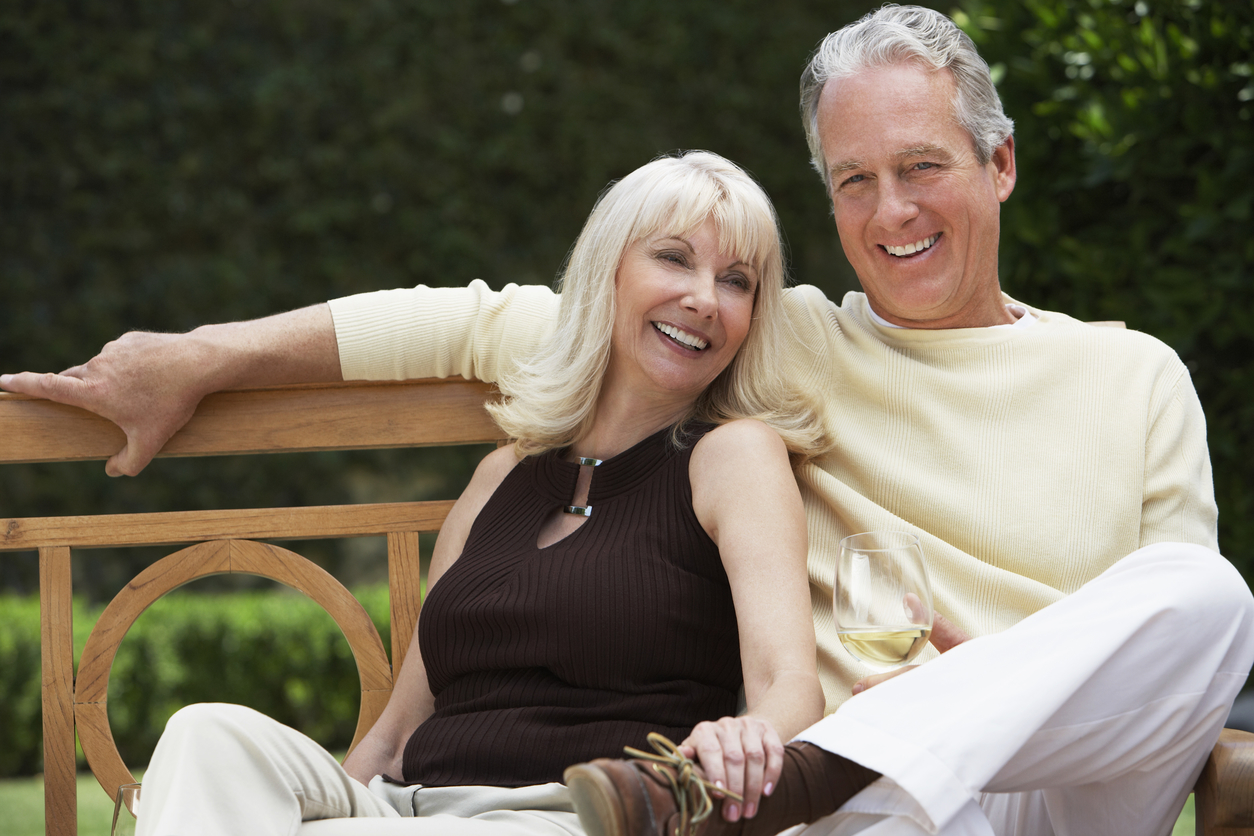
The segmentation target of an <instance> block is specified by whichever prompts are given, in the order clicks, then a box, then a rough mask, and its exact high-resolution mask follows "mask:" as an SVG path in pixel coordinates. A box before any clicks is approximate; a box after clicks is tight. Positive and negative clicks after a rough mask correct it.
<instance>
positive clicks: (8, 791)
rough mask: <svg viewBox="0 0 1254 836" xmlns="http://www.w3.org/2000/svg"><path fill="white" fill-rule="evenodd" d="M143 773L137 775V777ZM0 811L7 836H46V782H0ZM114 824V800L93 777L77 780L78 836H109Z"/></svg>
mask: <svg viewBox="0 0 1254 836" xmlns="http://www.w3.org/2000/svg"><path fill="white" fill-rule="evenodd" d="M142 774H143V773H136V777H139V775H142ZM0 810H4V817H5V823H4V824H5V826H4V832H5V833H6V834H8V836H43V832H44V779H43V776H36V777H34V778H11V779H9V780H7V781H0ZM112 822H113V799H111V798H109V796H108V795H106V794H105V791H104V790H103V789H101V788H100V784H99V783H98V782H97V781H96V779H95V778H94V777H93V776H92V775H91V774H90V773H86V774H80V775H79V776H78V834H79V836H109V826H110V824H112Z"/></svg>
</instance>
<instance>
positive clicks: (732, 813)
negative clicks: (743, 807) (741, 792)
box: [727, 804, 740, 821]
mask: <svg viewBox="0 0 1254 836" xmlns="http://www.w3.org/2000/svg"><path fill="white" fill-rule="evenodd" d="M727 820H728V821H740V808H739V807H738V806H736V805H735V804H733V805H732V806H730V807H728V808H727Z"/></svg>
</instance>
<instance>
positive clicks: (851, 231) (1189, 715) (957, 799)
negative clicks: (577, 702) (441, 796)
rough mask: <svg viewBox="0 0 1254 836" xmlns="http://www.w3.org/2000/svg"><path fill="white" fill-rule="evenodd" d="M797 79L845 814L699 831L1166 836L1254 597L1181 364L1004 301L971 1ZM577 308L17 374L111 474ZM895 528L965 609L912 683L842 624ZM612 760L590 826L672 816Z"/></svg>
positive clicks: (807, 291) (433, 311) (538, 295)
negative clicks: (114, 446) (253, 409)
mask: <svg viewBox="0 0 1254 836" xmlns="http://www.w3.org/2000/svg"><path fill="white" fill-rule="evenodd" d="M802 98H803V101H802V107H803V118H804V119H805V121H806V128H807V133H808V136H809V140H810V145H811V150H812V154H813V159H814V162H815V165H816V167H817V168H818V169H819V171H820V172H821V173H822V175H823V178H824V182H825V183H826V184H827V185H828V189H829V195H830V197H831V200H832V206H833V210H834V215H835V219H836V225H837V228H838V230H839V233H840V238H841V243H842V245H843V247H844V250H845V253H846V255H847V256H848V258H849V260H850V262H851V263H852V264H853V266H854V267H855V269H856V270H857V273H858V278H859V280H860V282H861V284H862V287H863V291H864V292H863V293H850V294H848V295H847V296H846V297H845V298H844V300H843V301H842V302H841V303H840V305H836V304H834V303H833V302H831V301H829V300H828V299H826V298H824V297H823V295H822V294H821V293H820V292H819V291H817V290H816V289H814V288H812V287H798V288H795V289H793V290H791V291H790V292H789V293H788V294H787V295H788V299H787V307H788V310H789V313H790V317H791V321H792V324H793V326H794V329H795V343H794V345H793V346H792V348H791V349H790V351H789V354H788V356H786V357H781V358H780V366H781V373H787V374H795V375H798V376H799V378H800V380H801V381H802V382H803V383H804V385H806V386H808V387H810V388H811V389H812V390H814V391H821V392H823V393H824V395H825V400H826V415H825V420H827V421H828V422H829V425H830V427H831V428H832V430H833V434H834V435H835V436H836V437H837V438H838V439H839V440H840V441H839V447H838V449H837V450H836V451H835V452H833V453H832V454H830V455H828V456H826V457H824V458H823V459H821V460H819V461H817V462H815V463H813V464H810V465H807V466H806V467H804V468H803V469H802V470H801V471H800V472H799V473H798V478H799V480H800V482H801V485H802V492H803V497H804V499H805V503H806V510H807V521H808V529H809V532H808V533H809V538H810V577H811V585H812V593H813V611H814V619H815V625H816V627H817V630H818V637H819V660H818V661H819V666H820V670H821V674H822V678H823V683H824V689H825V692H826V696H827V700H828V708H829V710H832V711H835V713H834V714H833V715H831V716H829V717H828V718H827V719H825V720H824V721H823V722H821V723H820V724H818V725H817V726H815V727H813V728H812V729H811V730H809V731H808V732H806V733H805V734H803V735H802V739H805V740H808V741H811V742H812V743H813V744H817V745H816V746H801V747H799V746H798V745H797V744H790V746H789V749H788V754H789V757H795V756H798V753H808V754H805V757H804V758H803V759H802V760H804V761H805V764H803V766H804V767H805V770H803V771H808V772H807V774H808V775H809V776H810V777H809V779H808V780H811V781H812V780H814V775H815V774H818V775H820V776H821V777H822V780H824V781H828V783H829V785H830V786H827V787H826V790H830V793H829V797H828V798H827V799H826V800H825V801H824V803H826V805H827V806H826V807H825V806H823V804H822V803H818V802H816V800H815V798H813V797H810V796H811V795H812V793H807V792H802V790H805V789H807V788H809V789H813V787H811V785H810V784H805V785H804V786H802V784H803V783H804V782H803V781H799V780H798V779H797V770H796V768H795V765H794V767H789V768H788V769H786V770H785V777H784V778H781V781H780V789H779V790H778V792H777V793H776V795H775V796H772V797H771V798H769V799H767V800H766V801H764V802H763V804H762V809H761V814H760V815H758V816H757V817H756V818H749V817H750V816H752V814H754V813H757V812H758V811H755V810H743V811H742V810H740V809H738V807H737V806H736V805H734V804H732V803H726V804H725V805H724V808H723V817H721V818H720V817H717V816H715V817H711V818H709V819H707V820H706V821H705V822H704V823H703V824H702V825H701V827H702V828H703V829H704V830H703V831H702V832H721V829H722V828H725V827H727V826H728V824H729V820H731V821H736V820H739V821H738V822H737V824H736V826H737V827H742V826H749V827H752V828H753V830H752V831H751V832H755V833H756V832H766V831H767V830H769V829H770V827H772V826H774V825H771V824H769V822H775V823H776V824H779V825H781V826H782V823H783V822H785V821H806V820H812V819H814V818H816V817H817V816H819V815H821V814H823V813H827V812H830V810H831V809H834V808H835V807H836V806H840V805H841V804H843V806H842V807H841V809H840V811H839V812H837V813H835V814H834V815H833V816H831V817H829V818H825V819H823V821H822V822H820V824H818V825H816V828H818V830H817V831H816V832H839V833H845V832H856V831H858V830H862V829H866V832H868V833H877V834H878V833H924V832H926V833H937V832H940V833H945V834H958V833H962V834H967V833H970V834H989V833H999V834H1002V833H1015V834H1050V833H1057V834H1068V833H1069V834H1081V833H1084V834H1097V833H1101V834H1154V833H1163V834H1165V833H1168V832H1170V830H1171V823H1172V821H1174V818H1175V815H1176V814H1177V812H1178V811H1179V809H1180V806H1181V804H1182V803H1183V800H1184V798H1185V796H1186V795H1187V793H1188V791H1189V787H1190V786H1191V785H1192V784H1193V782H1194V780H1195V779H1196V776H1197V774H1198V772H1199V771H1200V769H1201V767H1202V764H1203V762H1204V759H1205V756H1206V753H1207V751H1208V750H1209V749H1210V747H1211V746H1212V745H1213V742H1214V740H1215V739H1216V736H1217V735H1218V732H1219V729H1220V727H1221V726H1222V724H1223V721H1224V719H1225V717H1226V715H1227V710H1228V707H1229V705H1230V703H1231V701H1232V699H1233V697H1234V696H1235V694H1236V693H1237V691H1238V690H1239V688H1240V687H1241V684H1242V683H1243V682H1244V680H1245V677H1246V674H1247V673H1248V671H1249V668H1250V665H1251V662H1252V660H1254V638H1252V635H1251V634H1252V633H1254V631H1252V630H1251V619H1252V618H1254V609H1252V605H1254V601H1252V599H1251V596H1250V593H1249V590H1248V589H1247V587H1246V585H1245V583H1244V582H1243V580H1242V579H1241V577H1240V576H1239V575H1238V574H1237V572H1236V571H1235V570H1234V569H1233V568H1232V567H1231V566H1230V565H1229V564H1228V563H1227V561H1225V560H1224V559H1223V558H1222V557H1221V556H1219V554H1218V553H1217V551H1216V550H1217V546H1218V543H1217V537H1216V516H1217V512H1216V508H1215V503H1214V497H1213V489H1212V486H1211V473H1210V462H1209V456H1208V453H1207V449H1206V438H1205V421H1204V418H1203V415H1202V410H1201V407H1200V404H1199V403H1198V400H1197V396H1196V393H1195V392H1194V390H1193V386H1192V384H1191V382H1190V380H1189V376H1188V373H1187V371H1186V370H1185V368H1184V366H1183V364H1182V363H1181V362H1180V360H1179V358H1178V357H1176V355H1175V354H1174V353H1173V352H1172V351H1171V350H1170V349H1168V348H1167V347H1166V346H1164V345H1163V344H1162V343H1160V342H1159V341H1157V340H1155V339H1153V338H1152V337H1149V336H1146V335H1144V334H1140V333H1136V332H1131V331H1124V330H1120V329H1107V328H1096V327H1092V326H1089V325H1085V324H1083V323H1080V322H1077V321H1075V320H1073V319H1071V318H1069V317H1067V316H1064V315H1062V314H1058V313H1052V312H1047V311H1040V310H1035V309H1033V308H1031V307H1029V306H1027V305H1023V304H1020V303H1018V302H1015V301H1013V300H1011V299H1009V298H1008V297H1007V296H1005V295H1004V294H1003V293H1002V291H1001V288H1000V284H999V280H998V273H997V254H998V238H999V211H1000V204H1001V202H1002V201H1004V200H1006V199H1007V198H1008V197H1009V196H1010V194H1011V192H1012V190H1013V188H1014V185H1015V179H1016V170H1015V155H1014V140H1013V137H1012V135H1011V130H1012V127H1013V126H1012V123H1011V122H1010V120H1009V119H1007V118H1006V117H1005V115H1004V114H1003V113H1002V110H1001V103H1000V101H999V99H998V97H997V93H996V91H995V89H994V87H993V85H992V82H991V79H990V78H989V73H988V68H987V65H986V64H985V63H984V62H983V60H982V59H980V57H979V56H978V54H976V52H975V49H974V46H973V45H972V44H971V42H970V40H969V39H968V38H966V36H965V35H963V34H962V33H961V32H960V31H959V30H958V29H957V28H956V27H955V26H954V25H953V24H952V22H951V21H950V20H949V19H948V18H946V17H944V16H943V15H940V14H938V13H935V12H931V11H928V10H925V9H919V8H914V7H904V8H901V7H886V8H885V9H882V10H880V11H879V12H876V13H874V14H872V15H868V16H867V17H866V18H864V19H863V20H861V21H858V22H857V23H855V24H851V25H850V26H847V27H845V28H844V29H842V30H840V31H839V32H836V33H834V34H833V35H831V36H829V37H828V38H827V39H826V40H825V41H824V42H823V44H822V45H821V46H820V48H819V50H818V51H817V53H816V54H815V57H814V59H813V60H812V62H811V65H810V67H809V68H808V69H807V71H806V74H805V76H804V77H803V90H802ZM556 306H557V300H556V297H555V296H554V294H553V293H552V292H551V291H549V290H548V289H546V288H541V287H518V286H512V285H511V286H509V287H507V288H506V289H505V290H504V291H502V292H501V293H492V292H491V291H489V290H488V289H487V287H486V286H485V285H483V284H482V283H478V282H476V283H473V284H472V285H471V286H470V287H469V288H466V289H455V290H430V289H426V288H421V287H420V288H415V289H409V290H397V291H386V292H381V293H374V294H365V295H362V296H356V297H349V298H347V299H339V300H335V301H333V302H331V303H329V305H324V306H316V307H313V308H307V309H303V310H300V311H295V312H291V313H288V314H282V315H279V316H276V317H270V318H268V319H264V320H258V321H256V322H251V323H232V324H227V325H214V326H205V327H202V328H199V329H197V330H195V331H193V332H190V333H189V334H184V335H156V334H128V335H126V336H125V337H123V338H122V339H121V340H119V341H117V342H115V343H111V344H109V345H108V346H106V347H105V349H104V350H102V352H101V354H100V355H98V356H97V357H96V358H94V359H93V360H92V361H91V362H89V363H87V364H86V365H84V366H79V367H75V368H73V369H69V370H67V371H66V372H63V373H62V374H61V375H35V374H29V373H24V374H19V375H5V376H3V377H0V385H2V386H3V387H4V388H6V389H10V390H13V391H21V392H26V393H29V394H35V395H40V396H43V397H49V398H52V399H54V400H60V401H64V402H68V403H73V404H76V405H79V406H83V407H85V408H88V409H91V410H93V411H95V412H98V413H99V414H101V415H103V416H105V417H106V418H109V419H110V420H113V421H114V422H115V423H117V424H118V425H119V426H121V427H122V429H123V430H124V431H126V433H127V438H128V444H127V446H126V447H125V448H124V449H123V450H122V451H120V452H119V453H118V455H116V456H115V457H114V458H113V459H111V460H110V462H109V463H108V465H107V469H108V470H109V472H110V473H112V474H114V475H117V474H120V473H129V474H134V473H137V472H138V471H139V470H140V469H142V468H143V466H144V465H145V464H146V463H147V461H148V460H149V459H150V458H151V457H152V456H153V455H154V454H155V453H156V451H157V450H158V449H159V448H160V447H161V445H162V444H164V442H165V441H166V440H167V439H168V438H169V436H170V435H172V434H173V433H174V432H175V431H176V430H177V429H178V427H180V426H182V424H183V423H184V422H185V421H186V420H187V418H188V417H189V416H190V415H191V413H192V411H193V410H194V409H195V406H196V404H197V403H198V402H199V400H200V398H201V397H203V396H204V395H205V394H207V393H208V392H211V391H214V390H217V389H221V388H229V387H236V386H244V385H260V384H266V383H274V382H297V381H310V380H328V379H335V378H338V377H340V376H341V375H342V376H343V377H344V378H346V379H361V378H404V377H427V376H436V375H440V376H442V375H449V374H462V375H466V376H468V377H476V378H479V379H483V380H493V379H496V378H497V377H498V376H499V375H500V374H501V373H502V371H503V370H505V369H507V368H508V367H509V366H510V364H512V363H513V362H515V360H516V358H519V357H524V356H526V355H527V354H528V352H529V351H530V350H531V349H532V348H533V347H534V346H535V345H536V344H537V343H538V341H539V340H541V339H542V338H543V337H544V336H545V335H546V334H547V333H548V330H549V327H550V323H551V321H552V320H553V318H554V316H555V313H556ZM659 338H662V337H661V336H659ZM878 529H896V530H906V531H911V532H914V533H916V534H918V536H919V537H920V539H921V541H922V544H923V550H924V554H925V556H926V560H927V562H928V567H929V570H930V572H931V576H932V580H933V585H934V593H935V600H936V607H937V610H938V611H939V612H940V613H941V614H942V615H943V616H944V617H945V618H946V619H947V622H948V623H951V624H952V625H954V628H955V630H954V632H953V633H950V634H949V635H948V640H947V641H944V642H941V643H940V644H941V645H942V647H948V645H949V644H952V643H953V642H955V641H956V642H959V644H958V646H957V647H954V648H953V649H952V650H949V651H948V652H947V653H945V654H944V655H943V656H941V657H940V658H935V659H933V660H932V661H928V662H927V663H926V664H923V665H922V666H921V667H918V668H917V669H913V670H911V671H909V672H907V673H905V674H904V675H901V676H897V677H895V678H891V679H890V680H889V681H883V680H884V677H874V678H863V677H864V674H865V673H866V672H865V670H863V669H860V668H859V667H858V666H857V664H856V663H854V662H853V661H852V660H851V658H850V657H848V656H847V655H846V654H845V653H844V651H843V650H842V649H841V648H840V647H839V643H838V641H837V637H836V633H835V628H834V625H833V622H832V614H831V595H832V574H833V565H834V558H835V555H836V554H837V543H838V542H839V540H840V539H841V538H842V537H844V536H846V535H848V534H851V533H855V532H858V531H868V530H878ZM964 634H966V635H971V636H975V637H976V638H974V639H972V640H970V641H966V642H961V639H962V638H964V637H965V635H964ZM932 656H933V657H935V653H932ZM870 686H874V687H870ZM851 692H852V693H854V694H856V696H854V697H853V698H852V699H850V695H851ZM838 707H839V709H840V710H839V711H836V709H837V708H838ZM815 752H819V753H820V756H816V755H814V753H815ZM825 752H830V753H835V754H834V755H832V756H828V755H826V754H822V753H825ZM762 754H763V753H761V752H752V751H750V752H746V757H749V758H760V757H762ZM828 762H834V763H837V766H838V771H839V772H840V774H835V773H832V774H829V773H827V772H825V771H824V770H826V769H827V766H826V764H827V763H828ZM790 763H792V762H791V761H790ZM806 764H808V765H806ZM619 767H622V768H623V769H627V770H629V771H631V773H634V772H635V771H636V767H634V766H631V765H627V766H625V767H624V766H623V764H622V763H621V762H612V763H611V764H610V765H609V766H605V767H604V769H603V772H604V774H603V775H601V777H602V778H604V781H602V783H601V788H602V789H603V790H604V791H605V792H604V794H603V795H601V796H598V797H597V801H598V803H601V804H603V806H606V808H607V810H608V812H607V815H608V816H609V818H608V819H607V820H606V821H605V822H600V823H597V822H594V823H593V825H592V826H593V830H591V831H590V832H596V830H595V828H596V827H602V826H604V827H606V828H607V829H606V830H605V831H604V832H619V828H621V827H627V828H628V829H629V830H634V828H635V827H637V826H641V827H645V828H648V827H653V826H654V825H657V826H659V827H660V826H665V822H664V821H663V820H658V821H652V820H650V819H648V817H647V816H646V820H645V821H644V822H643V824H642V823H641V821H640V820H638V819H635V818H633V819H632V820H631V822H629V823H628V824H626V825H624V824H623V821H624V819H623V818H622V815H623V810H625V809H627V808H632V805H633V804H635V803H636V802H638V801H641V800H642V799H641V798H637V797H632V796H631V793H630V792H629V791H628V790H627V789H624V785H623V783H622V781H621V779H622V769H620V768H619ZM589 769H590V770H592V771H591V772H587V773H585V774H594V773H595V774H600V773H596V769H601V767H595V768H593V767H590V768H589ZM790 770H791V772H790ZM815 770H818V772H817V773H816V772H815ZM638 772H639V774H640V775H642V776H646V775H647V774H652V773H651V770H650V769H648V768H643V769H640V770H638ZM631 773H629V774H631ZM790 775H791V776H792V780H791V781H788V780H786V779H787V778H788V777H789V776H790ZM877 776H882V777H877ZM631 780H635V779H634V778H632V779H631ZM868 782H869V785H868V786H865V788H863V787H864V785H867V784H868ZM615 793H620V794H621V795H622V797H618V796H615ZM577 795H578V794H577ZM801 796H804V797H801ZM846 799H849V800H848V801H847V802H846ZM647 800H648V801H649V803H653V802H654V801H656V799H654V798H653V797H652V796H649V799H647ZM615 805H620V806H622V809H617V810H616V809H614V808H615ZM794 807H795V808H796V809H793V808H794ZM784 808H788V810H787V811H786V813H781V812H779V811H780V810H783V809H784ZM632 810H634V808H632ZM798 810H800V812H797V811H798ZM628 812H631V811H630V810H629V811H628ZM636 812H638V811H635V812H631V816H635V815H636ZM654 812H655V813H656V812H657V811H656V810H655V811H654ZM768 813H769V814H768ZM615 816H618V818H617V819H616V818H615ZM789 816H791V818H789ZM663 819H664V817H663ZM745 832H750V831H745Z"/></svg>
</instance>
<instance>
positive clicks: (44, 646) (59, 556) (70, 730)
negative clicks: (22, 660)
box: [39, 548, 78, 836]
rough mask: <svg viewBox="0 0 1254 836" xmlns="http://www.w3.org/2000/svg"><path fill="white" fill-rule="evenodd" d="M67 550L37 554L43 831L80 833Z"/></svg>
mask: <svg viewBox="0 0 1254 836" xmlns="http://www.w3.org/2000/svg"><path fill="white" fill-rule="evenodd" d="M72 593H73V590H72V587H71V581H70V550H69V549H67V548H49V549H41V550H40V552H39V645H40V659H41V668H40V670H41V684H42V688H41V690H42V694H43V715H44V719H43V732H44V832H45V833H46V834H48V836H73V834H74V833H76V832H77V831H78V791H77V785H76V784H75V776H74V770H75V765H74V605H73V594H72Z"/></svg>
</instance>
